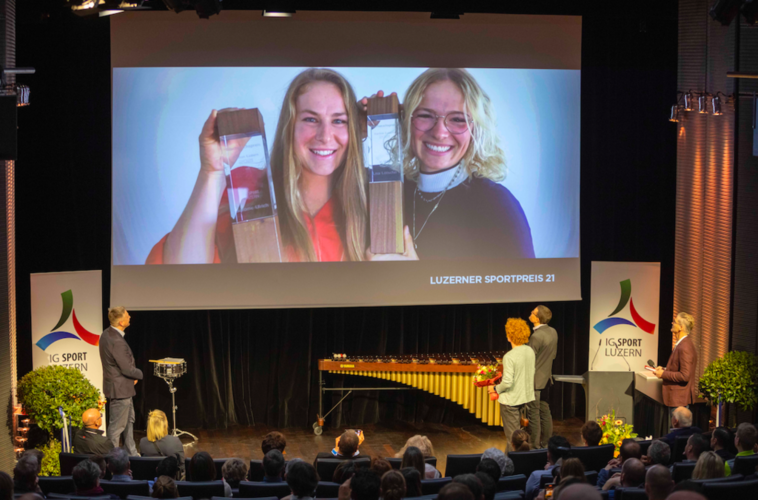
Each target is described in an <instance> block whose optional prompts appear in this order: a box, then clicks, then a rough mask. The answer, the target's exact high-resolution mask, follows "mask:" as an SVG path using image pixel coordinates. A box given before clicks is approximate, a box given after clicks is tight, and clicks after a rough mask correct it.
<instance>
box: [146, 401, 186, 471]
mask: <svg viewBox="0 0 758 500" xmlns="http://www.w3.org/2000/svg"><path fill="white" fill-rule="evenodd" d="M139 450H140V453H141V454H142V456H143V457H176V460H177V462H179V464H178V465H179V470H180V471H181V473H182V475H183V474H184V447H183V446H182V442H181V441H180V440H179V438H178V437H176V436H170V435H169V433H168V419H167V418H166V414H165V413H163V412H162V411H161V410H153V411H151V412H150V413H149V414H148V416H147V436H145V437H143V438H142V439H140V442H139Z"/></svg>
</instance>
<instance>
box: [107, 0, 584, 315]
mask: <svg viewBox="0 0 758 500" xmlns="http://www.w3.org/2000/svg"><path fill="white" fill-rule="evenodd" d="M580 55H581V18H578V17H552V16H507V15H474V14H466V15H464V16H462V17H461V19H460V20H432V19H429V14H428V13H426V14H424V13H333V12H328V13H326V12H298V13H297V14H296V15H295V16H294V17H292V18H288V19H274V18H264V17H262V16H261V15H260V12H228V11H224V12H222V15H220V16H218V17H214V18H213V19H210V20H199V19H198V18H197V16H196V15H195V14H194V13H193V12H185V13H182V14H179V15H176V14H173V13H123V14H119V15H118V16H113V17H112V18H111V61H112V133H113V142H112V148H113V149H112V155H113V156H112V161H113V163H112V173H113V185H112V193H113V198H112V265H111V303H112V304H114V305H124V306H126V307H127V308H130V309H214V308H215V309H218V308H223V309H227V308H263V307H265V308H271V307H335V306H366V305H371V306H377V305H414V304H457V303H491V302H524V301H556V300H577V299H580V298H581V296H580V274H579V179H580V165H579V152H580V149H579V148H580V135H579V134H580V89H581V86H580V84H581V77H580V75H581V72H580ZM380 92H381V93H380ZM364 97H366V98H369V99H367V100H365V101H364V100H363V99H362V98H364Z"/></svg>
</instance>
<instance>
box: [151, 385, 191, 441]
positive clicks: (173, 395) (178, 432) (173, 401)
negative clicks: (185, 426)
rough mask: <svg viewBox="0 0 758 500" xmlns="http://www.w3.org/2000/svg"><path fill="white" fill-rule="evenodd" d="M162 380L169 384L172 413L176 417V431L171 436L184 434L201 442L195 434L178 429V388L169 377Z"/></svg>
mask: <svg viewBox="0 0 758 500" xmlns="http://www.w3.org/2000/svg"><path fill="white" fill-rule="evenodd" d="M160 378H162V379H163V380H165V381H166V383H167V384H168V391H169V392H170V393H171V413H173V417H174V431H173V432H172V433H171V435H172V436H176V437H179V436H181V435H183V434H186V435H188V436H192V439H194V440H195V441H199V439H197V436H195V435H194V434H192V433H190V432H187V431H183V430H181V429H177V427H176V408H177V406H176V387H174V379H172V378H167V377H160Z"/></svg>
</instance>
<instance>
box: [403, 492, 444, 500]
mask: <svg viewBox="0 0 758 500" xmlns="http://www.w3.org/2000/svg"><path fill="white" fill-rule="evenodd" d="M406 498H412V499H413V500H435V499H436V498H437V494H436V493H435V494H434V495H422V496H420V497H406Z"/></svg>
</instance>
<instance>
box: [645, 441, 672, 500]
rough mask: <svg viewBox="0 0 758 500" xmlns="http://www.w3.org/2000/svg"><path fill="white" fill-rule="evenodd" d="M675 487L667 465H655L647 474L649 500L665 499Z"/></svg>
mask: <svg viewBox="0 0 758 500" xmlns="http://www.w3.org/2000/svg"><path fill="white" fill-rule="evenodd" d="M650 446H652V444H651V445H650ZM667 446H668V445H667ZM673 487H674V480H673V479H671V471H670V470H669V468H668V467H666V466H665V465H660V464H657V465H654V466H652V467H650V469H649V470H648V471H647V474H645V493H647V498H648V500H665V498H666V497H667V496H668V495H669V493H671V489H672V488H673Z"/></svg>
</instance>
